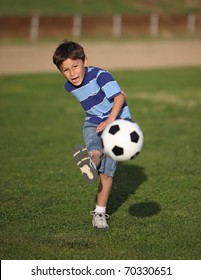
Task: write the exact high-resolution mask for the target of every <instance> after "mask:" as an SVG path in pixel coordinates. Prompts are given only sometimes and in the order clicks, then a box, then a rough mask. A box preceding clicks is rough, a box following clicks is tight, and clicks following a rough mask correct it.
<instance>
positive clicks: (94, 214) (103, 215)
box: [90, 211, 110, 220]
mask: <svg viewBox="0 0 201 280" xmlns="http://www.w3.org/2000/svg"><path fill="white" fill-rule="evenodd" d="M90 214H91V215H92V216H93V217H95V216H99V217H103V218H105V219H106V220H107V219H109V217H110V216H109V215H108V214H105V213H98V212H95V211H91V212H90Z"/></svg>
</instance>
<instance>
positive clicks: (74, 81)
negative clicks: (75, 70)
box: [71, 77, 80, 84]
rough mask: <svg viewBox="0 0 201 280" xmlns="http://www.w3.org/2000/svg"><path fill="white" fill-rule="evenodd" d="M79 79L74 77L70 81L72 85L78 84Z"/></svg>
mask: <svg viewBox="0 0 201 280" xmlns="http://www.w3.org/2000/svg"><path fill="white" fill-rule="evenodd" d="M79 80H80V79H79V77H75V78H72V79H71V81H72V82H73V83H74V84H77V83H78V82H79Z"/></svg>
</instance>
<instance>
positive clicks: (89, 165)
mask: <svg viewBox="0 0 201 280" xmlns="http://www.w3.org/2000/svg"><path fill="white" fill-rule="evenodd" d="M73 157H74V160H75V163H76V164H77V166H78V167H79V168H80V171H81V172H82V175H83V178H84V179H85V180H86V181H87V182H88V183H89V184H93V183H95V182H96V181H97V180H98V178H99V175H98V171H97V169H96V165H95V164H94V163H93V161H92V159H91V157H90V155H89V153H88V151H87V148H86V147H84V146H82V145H77V146H75V149H74V154H73Z"/></svg>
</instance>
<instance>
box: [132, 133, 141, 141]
mask: <svg viewBox="0 0 201 280" xmlns="http://www.w3.org/2000/svg"><path fill="white" fill-rule="evenodd" d="M130 138H131V142H134V143H137V142H138V140H139V138H140V136H139V135H138V134H137V132H136V131H133V132H131V133H130Z"/></svg>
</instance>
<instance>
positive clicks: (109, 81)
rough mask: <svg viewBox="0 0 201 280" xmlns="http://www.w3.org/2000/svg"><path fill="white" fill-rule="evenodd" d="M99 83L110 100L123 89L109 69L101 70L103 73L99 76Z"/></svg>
mask: <svg viewBox="0 0 201 280" xmlns="http://www.w3.org/2000/svg"><path fill="white" fill-rule="evenodd" d="M97 83H98V84H99V86H100V87H101V89H102V90H103V91H104V93H105V95H106V97H107V98H108V99H109V100H110V99H113V98H114V97H115V96H117V95H119V94H121V89H120V87H119V85H118V83H117V82H116V80H115V79H114V78H113V77H112V75H111V74H110V73H109V72H107V71H101V73H100V74H99V75H98V77H97Z"/></svg>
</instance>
